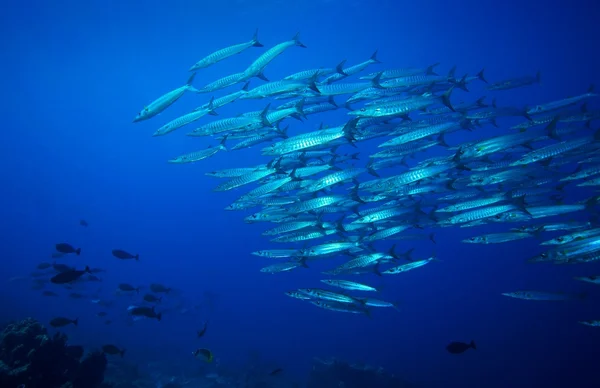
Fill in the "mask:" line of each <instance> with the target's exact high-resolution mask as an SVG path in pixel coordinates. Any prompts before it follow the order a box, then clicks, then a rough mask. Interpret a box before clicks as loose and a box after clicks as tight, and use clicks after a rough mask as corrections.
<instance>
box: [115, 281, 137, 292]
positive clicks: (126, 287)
mask: <svg viewBox="0 0 600 388" xmlns="http://www.w3.org/2000/svg"><path fill="white" fill-rule="evenodd" d="M119 291H125V292H131V291H135V292H137V293H139V292H140V288H139V287H134V286H132V285H131V284H127V283H121V284H119Z"/></svg>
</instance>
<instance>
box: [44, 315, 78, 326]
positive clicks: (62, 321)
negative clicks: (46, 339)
mask: <svg viewBox="0 0 600 388" xmlns="http://www.w3.org/2000/svg"><path fill="white" fill-rule="evenodd" d="M78 320H79V318H75V319H69V318H63V317H58V318H54V319H53V320H51V321H50V326H52V327H63V326H67V325H70V324H71V323H72V324H74V325H75V326H77V323H78Z"/></svg>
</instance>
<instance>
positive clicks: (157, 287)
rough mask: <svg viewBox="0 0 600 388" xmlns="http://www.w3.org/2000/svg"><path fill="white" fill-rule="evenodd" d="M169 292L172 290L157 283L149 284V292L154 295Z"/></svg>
mask: <svg viewBox="0 0 600 388" xmlns="http://www.w3.org/2000/svg"><path fill="white" fill-rule="evenodd" d="M171 290H172V288H169V287H166V286H164V285H162V284H159V283H151V284H150V291H152V292H154V293H156V294H162V293H164V294H168V293H169V292H170V291H171Z"/></svg>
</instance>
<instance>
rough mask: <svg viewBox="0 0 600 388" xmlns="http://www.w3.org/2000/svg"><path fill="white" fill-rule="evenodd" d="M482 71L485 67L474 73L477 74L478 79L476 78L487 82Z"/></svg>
mask: <svg viewBox="0 0 600 388" xmlns="http://www.w3.org/2000/svg"><path fill="white" fill-rule="evenodd" d="M484 71H485V68H484V69H481V70H480V71H479V73H477V74H476V76H477V79H478V80H480V81H481V82H485V83H486V84H487V83H489V82H488V81H487V80H486V79H485V74H484V73H483V72H484Z"/></svg>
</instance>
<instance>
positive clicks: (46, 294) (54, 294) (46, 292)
mask: <svg viewBox="0 0 600 388" xmlns="http://www.w3.org/2000/svg"><path fill="white" fill-rule="evenodd" d="M42 295H44V296H58V294H57V293H56V292H53V291H44V292H42Z"/></svg>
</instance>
